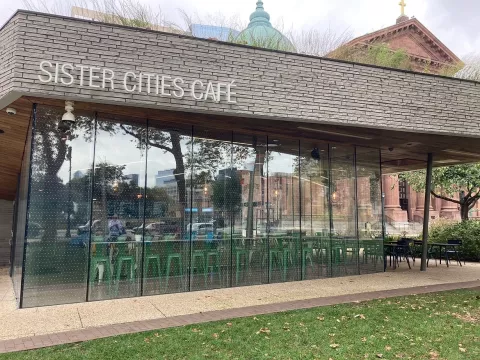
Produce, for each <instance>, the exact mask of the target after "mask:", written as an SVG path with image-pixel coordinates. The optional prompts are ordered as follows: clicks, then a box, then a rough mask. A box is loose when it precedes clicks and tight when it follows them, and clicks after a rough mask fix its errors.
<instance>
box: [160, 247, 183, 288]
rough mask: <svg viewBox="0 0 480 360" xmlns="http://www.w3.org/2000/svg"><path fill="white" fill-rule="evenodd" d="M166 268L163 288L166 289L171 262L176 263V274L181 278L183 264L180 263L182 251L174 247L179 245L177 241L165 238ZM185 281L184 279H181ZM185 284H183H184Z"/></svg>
mask: <svg viewBox="0 0 480 360" xmlns="http://www.w3.org/2000/svg"><path fill="white" fill-rule="evenodd" d="M166 244H167V269H166V272H165V290H167V291H168V283H169V280H170V272H171V270H172V264H173V265H174V266H175V263H176V265H177V269H178V271H177V274H178V276H181V277H182V279H183V264H182V253H181V252H179V251H177V250H176V249H175V247H176V246H181V245H180V244H179V243H178V242H177V241H173V240H167V241H166ZM182 282H185V279H183V280H182ZM184 286H185V284H184Z"/></svg>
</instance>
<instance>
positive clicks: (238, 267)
mask: <svg viewBox="0 0 480 360" xmlns="http://www.w3.org/2000/svg"><path fill="white" fill-rule="evenodd" d="M232 241H234V248H233V251H234V253H235V281H236V284H237V285H238V282H239V280H240V272H241V271H242V265H243V271H248V267H249V259H248V251H247V248H246V247H245V246H244V245H243V244H242V242H243V239H232ZM242 259H243V261H242Z"/></svg>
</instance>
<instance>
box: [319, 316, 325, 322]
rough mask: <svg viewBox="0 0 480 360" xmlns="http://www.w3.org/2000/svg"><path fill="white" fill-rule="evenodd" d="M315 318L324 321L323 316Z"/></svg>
mask: <svg viewBox="0 0 480 360" xmlns="http://www.w3.org/2000/svg"><path fill="white" fill-rule="evenodd" d="M317 320H320V321H324V320H325V318H324V317H323V316H319V317H317Z"/></svg>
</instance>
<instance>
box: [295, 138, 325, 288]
mask: <svg viewBox="0 0 480 360" xmlns="http://www.w3.org/2000/svg"><path fill="white" fill-rule="evenodd" d="M300 154H301V156H300V175H301V177H300V179H301V185H302V230H303V231H304V236H303V237H302V250H301V251H302V252H301V254H300V255H301V259H300V262H301V271H302V273H301V275H302V279H316V278H319V277H324V276H328V272H329V270H330V267H329V259H330V214H329V203H328V192H329V187H328V184H329V168H328V146H327V145H322V146H318V145H316V144H310V143H308V142H307V141H305V142H303V141H302V142H301V153H300Z"/></svg>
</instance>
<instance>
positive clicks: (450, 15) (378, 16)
mask: <svg viewBox="0 0 480 360" xmlns="http://www.w3.org/2000/svg"><path fill="white" fill-rule="evenodd" d="M30 1H32V2H35V1H36V0H30ZM38 1H40V0H38ZM42 1H44V2H47V3H53V2H56V3H65V2H66V0H42ZM139 1H140V2H142V3H145V4H149V5H151V6H152V8H154V9H155V10H157V9H158V8H159V7H160V8H161V10H162V12H163V13H164V15H165V17H167V18H168V19H173V21H174V22H176V23H179V22H180V21H181V20H180V16H179V12H178V9H179V8H181V9H184V10H186V11H187V12H188V13H190V14H193V13H198V14H199V15H200V16H202V17H203V16H205V15H207V14H215V13H222V14H223V15H224V16H226V17H231V16H236V15H237V16H238V18H239V19H241V20H243V21H247V20H248V16H249V15H250V13H251V12H252V11H253V10H254V9H255V3H256V0H241V1H225V0H202V1H198V0H175V1H171V0H139ZM398 3H399V0H336V1H332V0H265V1H264V4H265V10H267V11H268V12H269V13H270V15H271V17H272V22H273V23H279V22H283V24H284V27H285V28H286V29H291V28H301V27H306V28H319V29H327V28H331V29H333V30H334V31H335V33H341V32H343V31H344V30H346V29H349V30H350V31H351V32H352V33H353V35H354V36H360V35H363V34H365V33H368V32H371V31H374V30H378V29H381V28H382V27H385V26H389V25H392V24H394V23H395V19H396V18H397V17H398V16H399V15H400V7H399V5H398ZM406 3H407V7H406V14H407V15H408V16H415V17H416V18H418V19H419V20H420V21H421V22H422V23H423V24H424V25H425V26H427V27H428V28H429V29H430V30H431V31H432V32H433V33H434V34H435V35H436V36H437V37H438V38H439V39H440V40H441V41H442V42H444V43H445V44H446V45H447V46H448V47H449V48H450V49H451V50H453V52H455V53H456V54H457V55H458V56H459V57H464V56H465V55H468V54H471V53H473V52H476V53H478V52H479V51H480V36H479V33H480V31H479V25H478V20H479V18H478V17H479V14H480V1H479V0H455V1H454V0H406ZM18 7H22V0H14V1H12V0H0V23H2V24H3V23H4V22H5V21H7V20H8V18H9V17H10V16H11V15H12V14H13V12H14V11H15V10H16V9H17V8H18Z"/></svg>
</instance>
